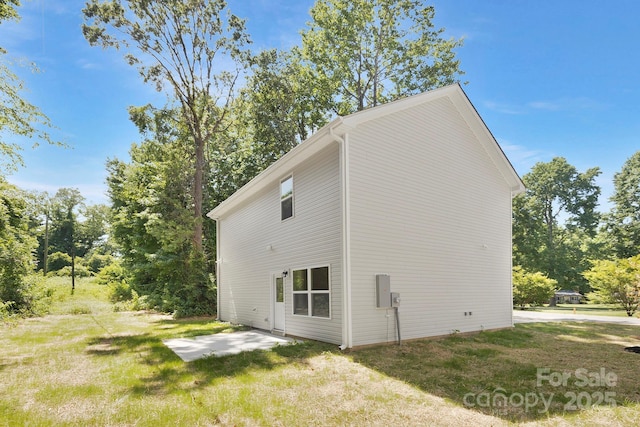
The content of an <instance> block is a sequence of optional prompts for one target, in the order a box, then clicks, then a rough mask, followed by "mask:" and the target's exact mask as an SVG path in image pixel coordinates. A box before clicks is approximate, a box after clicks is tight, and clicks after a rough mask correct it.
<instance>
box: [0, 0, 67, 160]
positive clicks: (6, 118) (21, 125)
mask: <svg viewBox="0 0 640 427" xmlns="http://www.w3.org/2000/svg"><path fill="white" fill-rule="evenodd" d="M18 6H20V1H19V0H2V1H0V22H2V21H4V20H7V19H11V20H16V21H17V20H19V19H20V16H19V14H18V12H17V10H16V7H18ZM6 54H7V51H6V50H5V49H4V48H2V47H1V46H0V171H2V170H3V169H4V170H5V171H13V170H15V169H16V168H17V167H18V166H23V162H22V156H21V155H20V151H21V149H22V146H21V145H20V144H19V143H16V142H11V141H8V140H7V139H6V136H8V135H14V136H19V137H27V138H36V139H37V140H39V141H46V142H48V143H52V144H54V143H56V142H55V141H54V140H53V139H52V138H51V136H50V135H49V133H48V132H46V131H45V130H43V128H42V127H43V126H44V128H50V127H52V124H51V121H50V120H49V118H48V117H47V116H46V115H44V113H43V112H42V111H41V110H40V109H39V108H38V107H36V106H34V105H33V104H31V103H29V102H28V101H27V100H26V99H25V98H24V97H23V95H22V92H23V90H24V83H23V82H22V80H20V78H19V77H18V76H17V75H16V74H15V73H13V72H12V71H11V69H10V67H9V65H11V64H10V62H9V61H8V60H7V59H6V58H5V55H6ZM31 68H32V69H33V70H34V71H37V68H36V67H35V66H34V65H33V64H32V65H31ZM37 145H38V142H37V141H36V143H35V144H34V146H37Z"/></svg>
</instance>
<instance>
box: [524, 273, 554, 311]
mask: <svg viewBox="0 0 640 427" xmlns="http://www.w3.org/2000/svg"><path fill="white" fill-rule="evenodd" d="M557 283H558V282H556V281H555V280H553V279H550V278H548V277H547V276H545V275H544V274H542V273H540V272H535V273H531V272H528V271H526V270H524V269H523V268H522V267H520V266H515V267H514V268H513V305H514V306H516V307H520V308H521V309H524V308H525V307H526V306H527V305H528V306H531V307H534V306H540V305H542V304H546V303H548V302H549V300H550V299H551V297H553V294H554V292H555V291H556V285H557Z"/></svg>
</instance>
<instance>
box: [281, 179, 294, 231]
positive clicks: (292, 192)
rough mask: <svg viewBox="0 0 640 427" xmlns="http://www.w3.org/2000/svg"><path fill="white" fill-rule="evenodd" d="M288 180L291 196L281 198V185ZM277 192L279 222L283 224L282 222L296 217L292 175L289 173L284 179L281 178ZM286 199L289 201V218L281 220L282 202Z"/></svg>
mask: <svg viewBox="0 0 640 427" xmlns="http://www.w3.org/2000/svg"><path fill="white" fill-rule="evenodd" d="M288 179H291V195H290V196H287V197H284V198H283V197H282V183H283V182H285V181H286V180H288ZM279 190H280V221H281V222H284V221H288V220H290V219H291V218H294V217H295V216H296V209H295V199H294V193H295V180H294V179H293V173H290V174H288V175H286V176H285V177H284V178H282V179H281V180H280V186H279ZM286 199H291V216H290V217H288V218H285V219H282V202H283V201H284V200H286Z"/></svg>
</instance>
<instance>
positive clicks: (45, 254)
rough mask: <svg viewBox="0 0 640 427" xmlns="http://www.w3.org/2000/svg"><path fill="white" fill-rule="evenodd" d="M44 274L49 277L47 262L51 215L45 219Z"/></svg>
mask: <svg viewBox="0 0 640 427" xmlns="http://www.w3.org/2000/svg"><path fill="white" fill-rule="evenodd" d="M42 258H43V259H42V262H43V264H44V265H43V266H42V274H43V275H44V276H46V275H47V261H48V258H49V215H46V216H45V219H44V256H43V257H42Z"/></svg>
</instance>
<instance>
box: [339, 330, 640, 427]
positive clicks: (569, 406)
mask: <svg viewBox="0 0 640 427" xmlns="http://www.w3.org/2000/svg"><path fill="white" fill-rule="evenodd" d="M637 335H638V328H637V327H634V326H623V325H610V324H594V323H531V324H523V325H517V326H516V327H515V328H513V329H508V330H500V331H485V332H479V333H476V334H472V335H454V336H449V337H442V338H436V339H425V340H417V341H411V342H406V343H403V344H402V345H401V346H397V345H386V346H378V347H370V348H363V349H358V350H355V351H353V352H352V353H351V357H352V359H353V360H354V361H355V362H358V363H361V364H363V365H365V366H367V367H369V368H372V369H375V370H377V371H379V372H381V373H383V374H385V375H387V376H390V377H393V378H396V379H399V380H402V381H404V382H406V383H409V384H412V385H414V386H416V387H418V388H419V389H421V390H423V391H425V392H427V393H430V394H433V395H437V396H440V397H443V398H446V399H448V400H451V401H453V402H456V403H458V404H459V405H460V406H463V407H467V408H470V409H473V410H476V411H479V412H482V413H485V414H489V415H493V416H498V417H501V418H503V419H505V420H508V421H516V422H517V421H536V420H540V419H545V418H547V417H549V416H553V415H563V414H566V413H568V412H569V413H570V412H572V411H573V410H575V411H576V412H577V411H579V410H582V409H588V408H590V407H592V406H598V405H600V406H603V405H604V406H606V405H610V404H611V403H612V400H611V397H612V396H613V399H614V400H615V404H616V405H617V406H626V405H638V404H640V392H638V383H637V372H638V370H639V369H640V357H639V356H638V355H637V354H633V353H629V352H625V351H624V343H625V342H626V343H629V342H636V341H638V338H639V337H638V336H637ZM636 345H637V344H636ZM541 369H542V370H543V371H540V370H541ZM578 370H580V371H578ZM602 370H604V371H602ZM602 372H605V373H612V374H613V375H615V382H612V381H609V382H608V383H606V382H605V381H604V380H603V379H602V378H596V377H598V376H600V374H601V373H602ZM551 375H553V376H551ZM557 375H565V377H566V381H561V382H560V383H556V382H555V380H556V379H557ZM550 376H551V377H550ZM582 377H587V379H585V380H584V381H582ZM550 378H551V379H552V380H553V381H550ZM583 382H584V384H583ZM614 383H615V384H614ZM581 393H582V394H581ZM600 397H603V399H600ZM604 397H609V399H604ZM526 399H529V400H528V401H527V400H526ZM580 399H581V400H580ZM545 400H546V401H547V402H548V404H546V403H545ZM534 403H535V404H534Z"/></svg>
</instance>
